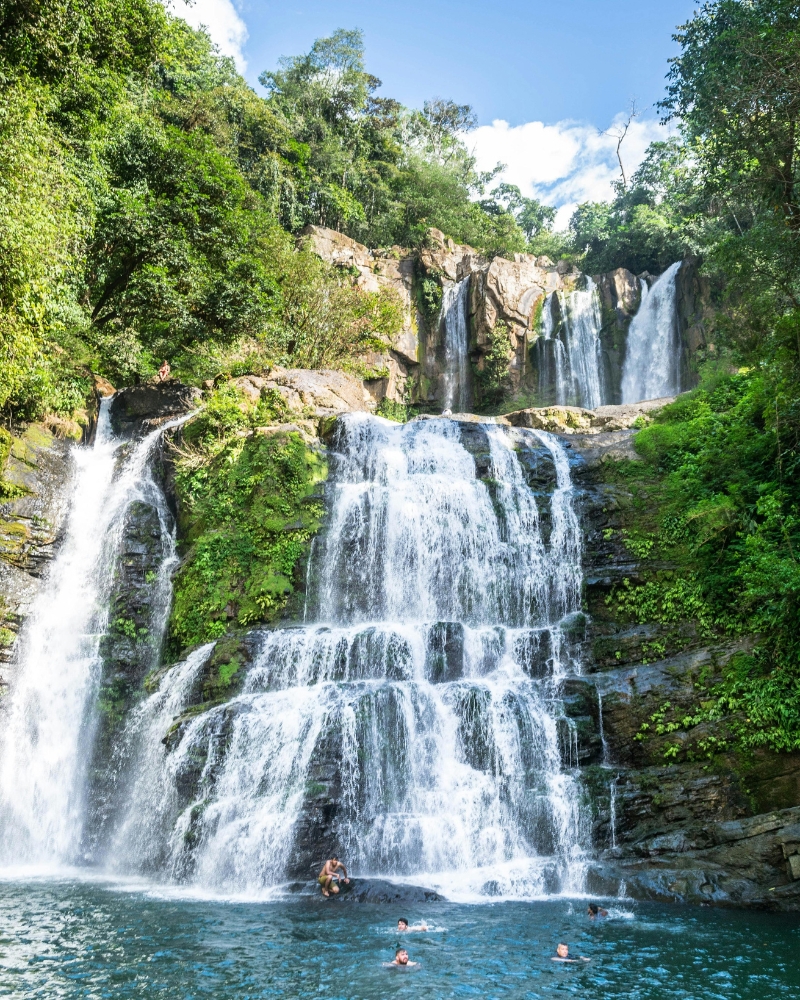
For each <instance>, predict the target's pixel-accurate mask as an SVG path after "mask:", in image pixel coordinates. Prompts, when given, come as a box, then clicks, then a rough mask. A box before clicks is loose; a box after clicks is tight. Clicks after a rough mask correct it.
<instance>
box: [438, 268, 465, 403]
mask: <svg viewBox="0 0 800 1000" xmlns="http://www.w3.org/2000/svg"><path fill="white" fill-rule="evenodd" d="M469 285H470V279H469V278H468V277H467V278H463V279H462V280H461V281H459V282H457V283H456V284H449V285H445V287H444V289H443V290H442V312H441V319H440V323H441V324H442V326H443V327H444V377H443V382H444V395H443V404H444V405H443V408H444V409H445V410H451V411H454V412H456V413H468V412H469V410H470V407H471V405H472V393H471V391H470V367H469Z"/></svg>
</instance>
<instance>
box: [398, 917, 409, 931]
mask: <svg viewBox="0 0 800 1000" xmlns="http://www.w3.org/2000/svg"><path fill="white" fill-rule="evenodd" d="M397 929H398V930H399V931H407V930H408V921H407V920H406V918H405V917H400V919H399V920H398V921H397Z"/></svg>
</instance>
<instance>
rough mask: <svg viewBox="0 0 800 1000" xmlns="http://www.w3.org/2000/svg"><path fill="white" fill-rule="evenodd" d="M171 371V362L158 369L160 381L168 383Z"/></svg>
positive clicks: (166, 362)
mask: <svg viewBox="0 0 800 1000" xmlns="http://www.w3.org/2000/svg"><path fill="white" fill-rule="evenodd" d="M171 371H172V369H171V368H170V366H169V361H165V362H164V364H163V365H162V366H161V367H160V368H159V369H158V381H159V382H166V381H167V379H168V378H169V373H170V372H171Z"/></svg>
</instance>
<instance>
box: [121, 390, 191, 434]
mask: <svg viewBox="0 0 800 1000" xmlns="http://www.w3.org/2000/svg"><path fill="white" fill-rule="evenodd" d="M201 396H202V393H201V391H200V390H199V389H195V388H194V387H193V386H190V385H184V384H183V383H182V382H177V381H175V380H172V379H170V380H169V381H167V382H147V383H145V384H144V385H134V386H131V387H130V388H129V389H122V390H121V392H118V393H117V394H116V396H114V399H113V401H112V403H111V414H110V415H111V426H112V427H113V428H114V431H115V432H116V433H117V434H125V433H131V432H133V431H135V430H140V429H143V428H147V429H151V428H153V427H158V426H159V425H160V424H163V423H166V421H168V420H171V419H173V418H174V417H179V416H181V414H183V413H188V412H190V411H191V410H193V409H195V407H196V406H197V405H198V404H199V402H200V398H201Z"/></svg>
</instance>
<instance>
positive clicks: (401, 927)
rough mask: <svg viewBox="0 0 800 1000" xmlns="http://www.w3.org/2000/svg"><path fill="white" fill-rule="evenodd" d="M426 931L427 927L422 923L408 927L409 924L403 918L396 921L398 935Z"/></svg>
mask: <svg viewBox="0 0 800 1000" xmlns="http://www.w3.org/2000/svg"><path fill="white" fill-rule="evenodd" d="M427 929H428V925H427V924H426V923H424V922H423V923H421V924H412V925H411V926H409V923H408V921H407V920H406V918H405V917H400V919H399V920H398V921H397V930H398V933H400V934H404V933H405V932H406V931H426V930H427Z"/></svg>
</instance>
